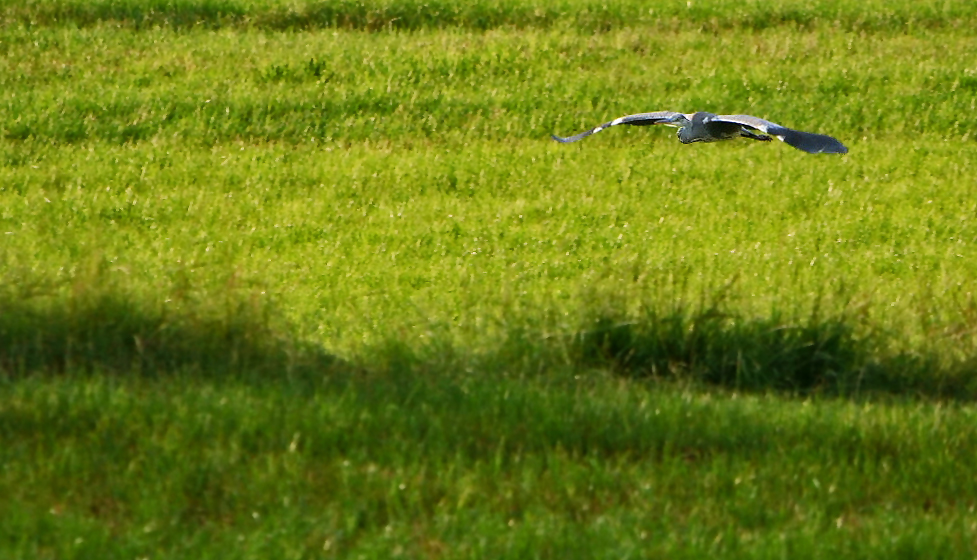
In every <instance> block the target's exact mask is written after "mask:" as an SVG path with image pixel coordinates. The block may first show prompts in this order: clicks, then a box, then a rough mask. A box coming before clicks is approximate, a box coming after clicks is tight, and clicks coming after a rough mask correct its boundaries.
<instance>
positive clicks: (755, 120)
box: [710, 115, 848, 154]
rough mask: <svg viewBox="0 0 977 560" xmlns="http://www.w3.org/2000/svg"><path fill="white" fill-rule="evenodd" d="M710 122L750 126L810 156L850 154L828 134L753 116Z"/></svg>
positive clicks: (729, 117) (719, 118) (716, 117)
mask: <svg viewBox="0 0 977 560" xmlns="http://www.w3.org/2000/svg"><path fill="white" fill-rule="evenodd" d="M710 120H711V121H713V122H715V121H722V122H731V123H736V124H740V125H743V126H748V127H750V128H753V129H756V130H759V131H760V132H762V133H764V134H769V135H770V136H774V137H776V138H777V139H778V140H781V141H783V142H785V143H787V144H789V145H791V146H793V147H795V148H797V149H798V150H803V151H805V152H807V153H809V154H847V153H848V148H846V147H845V145H844V144H842V143H841V142H839V141H838V139H837V138H832V137H831V136H828V135H826V134H815V133H813V132H804V131H802V130H794V129H791V128H787V127H786V126H781V125H779V124H777V123H773V122H770V121H767V120H763V119H761V118H759V117H754V116H751V115H717V116H715V117H712V118H711V119H710Z"/></svg>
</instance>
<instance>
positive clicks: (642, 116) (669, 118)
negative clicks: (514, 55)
mask: <svg viewBox="0 0 977 560" xmlns="http://www.w3.org/2000/svg"><path fill="white" fill-rule="evenodd" d="M679 116H683V117H686V118H690V116H689V115H683V114H682V113H676V112H675V111H656V112H654V113H638V114H636V115H627V116H624V117H621V118H617V119H614V120H613V121H611V122H606V123H604V124H602V125H600V126H595V127H594V128H591V129H590V130H585V131H583V132H581V133H580V134H576V135H574V136H568V137H566V138H564V137H562V136H557V135H555V134H554V135H553V140H556V141H557V142H562V143H564V144H566V143H567V142H576V141H577V140H583V139H584V138H586V137H588V136H590V135H591V134H596V133H598V132H600V131H602V130H604V129H605V128H609V127H612V126H617V125H619V124H630V125H636V126H647V125H650V124H672V123H674V122H675V120H674V119H675V117H679Z"/></svg>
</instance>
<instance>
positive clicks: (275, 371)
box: [0, 290, 341, 382]
mask: <svg viewBox="0 0 977 560" xmlns="http://www.w3.org/2000/svg"><path fill="white" fill-rule="evenodd" d="M168 301H169V300H168ZM279 323H280V321H278V320H276V318H275V317H273V316H271V315H270V314H269V310H268V306H267V305H266V304H265V303H264V302H263V298H262V297H261V296H260V295H259V294H257V293H255V294H252V295H251V297H246V298H240V296H239V294H238V293H234V294H233V295H226V294H225V297H223V298H220V300H219V301H218V303H217V304H216V305H214V304H213V303H210V304H208V303H203V304H201V303H197V304H196V305H184V306H179V305H177V304H172V303H163V304H160V305H152V304H147V303H145V302H141V301H138V300H137V299H135V298H132V297H126V296H124V295H122V294H117V293H111V292H108V291H101V290H97V291H94V293H93V292H92V291H90V290H89V291H85V292H82V293H80V294H73V295H70V296H68V297H42V296H35V297H28V298H23V297H12V296H11V295H10V294H7V295H5V296H4V297H0V374H3V375H5V376H6V377H8V378H9V379H19V378H23V377H24V376H28V375H32V374H35V373H40V374H50V373H61V374H64V373H68V372H89V373H91V372H101V373H110V374H114V375H121V376H124V377H128V376H134V377H142V376H148V377H156V376H165V375H167V374H173V373H176V372H181V373H183V374H189V375H193V376H195V377H201V378H222V377H233V378H235V379H239V380H244V379H248V380H253V381H261V380H265V381H269V382H279V381H282V380H289V379H293V378H297V377H301V376H302V375H307V374H309V373H310V370H313V373H314V375H317V376H323V375H327V374H328V373H329V372H330V371H331V370H332V369H333V368H335V367H339V366H340V365H341V361H340V360H337V359H335V358H333V357H331V356H329V355H327V354H326V353H324V352H322V351H319V350H316V349H314V348H313V347H312V346H310V345H308V344H301V343H299V342H298V341H296V340H295V339H294V337H291V336H289V334H288V333H286V332H283V331H282V329H280V328H276V325H277V324H279Z"/></svg>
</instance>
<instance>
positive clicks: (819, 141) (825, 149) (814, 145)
mask: <svg viewBox="0 0 977 560" xmlns="http://www.w3.org/2000/svg"><path fill="white" fill-rule="evenodd" d="M771 132H773V131H771ZM775 134H777V135H779V136H781V137H782V138H783V140H784V142H786V143H787V144H789V145H791V146H793V147H795V148H797V149H798V150H802V151H805V152H807V153H809V154H847V153H848V148H846V147H845V145H844V144H842V143H841V142H839V141H838V139H837V138H833V137H831V136H828V135H826V134H815V133H813V132H802V131H800V130H791V129H789V128H784V129H780V130H778V131H776V132H775Z"/></svg>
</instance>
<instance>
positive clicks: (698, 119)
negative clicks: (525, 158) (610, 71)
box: [553, 111, 848, 154]
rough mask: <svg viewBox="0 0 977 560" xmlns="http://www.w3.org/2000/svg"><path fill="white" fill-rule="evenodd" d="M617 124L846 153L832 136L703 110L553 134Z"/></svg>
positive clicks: (704, 138)
mask: <svg viewBox="0 0 977 560" xmlns="http://www.w3.org/2000/svg"><path fill="white" fill-rule="evenodd" d="M620 124H627V125H633V126H647V125H652V124H663V125H666V126H674V127H678V139H679V141H680V142H682V143H683V144H691V143H693V142H719V141H721V140H732V139H734V138H739V137H744V138H751V139H753V140H761V141H767V142H768V141H770V140H771V139H772V138H771V137H773V138H777V139H778V140H781V141H783V142H785V143H787V144H790V145H791V146H793V147H795V148H797V149H798V150H803V151H805V152H807V153H810V154H819V153H823V154H844V153H848V148H846V147H845V146H844V144H842V143H841V142H839V141H838V140H837V139H835V138H832V137H831V136H827V135H824V134H815V133H813V132H804V131H801V130H793V129H790V128H787V127H785V126H781V125H779V124H777V123H773V122H770V121H767V120H764V119H761V118H758V117H754V116H751V115H716V114H713V113H707V112H704V111H700V112H698V113H676V112H674V111H657V112H653V113H638V114H635V115H627V116H624V117H621V118H618V119H614V120H613V121H610V122H607V123H604V124H602V125H600V126H595V127H594V128H592V129H590V130H586V131H584V132H581V133H580V134H577V135H575V136H570V137H567V138H563V137H560V136H556V135H553V139H554V140H556V141H557V142H563V143H566V142H576V141H577V140H582V139H583V138H586V137H587V136H590V135H591V134H595V133H597V132H600V131H602V130H604V129H605V128H609V127H612V126H617V125H620ZM754 131H756V132H754Z"/></svg>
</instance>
